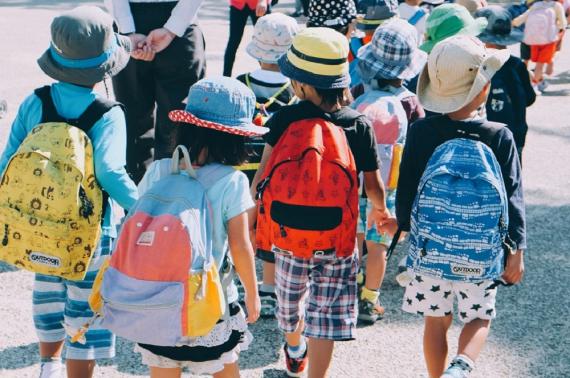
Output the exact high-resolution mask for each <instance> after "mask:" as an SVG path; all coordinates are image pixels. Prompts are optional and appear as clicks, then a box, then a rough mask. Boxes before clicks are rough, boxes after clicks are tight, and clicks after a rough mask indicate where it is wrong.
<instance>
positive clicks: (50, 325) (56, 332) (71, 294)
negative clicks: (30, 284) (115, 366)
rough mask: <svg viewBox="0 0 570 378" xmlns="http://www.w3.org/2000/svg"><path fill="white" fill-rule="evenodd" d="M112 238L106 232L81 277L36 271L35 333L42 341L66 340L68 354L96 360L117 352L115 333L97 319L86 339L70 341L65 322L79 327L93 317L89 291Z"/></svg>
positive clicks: (34, 293)
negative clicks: (62, 276)
mask: <svg viewBox="0 0 570 378" xmlns="http://www.w3.org/2000/svg"><path fill="white" fill-rule="evenodd" d="M112 245H113V239H112V238H109V237H107V236H103V237H102V238H101V241H100V242H99V246H98V248H97V249H96V250H95V253H94V254H93V258H92V259H91V262H90V264H89V268H88V270H87V275H86V276H85V279H83V280H82V281H68V280H66V279H63V278H60V277H55V276H45V275H42V274H36V278H35V280H34V290H33V293H32V297H33V306H32V309H33V315H34V325H35V327H36V333H37V334H38V337H39V339H40V341H41V342H48V343H49V342H57V341H62V340H65V356H64V357H65V358H66V359H72V360H97V359H102V358H113V357H114V356H115V336H114V335H113V334H112V333H111V332H109V331H107V330H106V329H103V328H101V327H100V326H99V324H98V322H95V323H94V324H93V325H92V326H91V327H90V328H89V331H88V332H87V333H86V334H85V339H86V343H85V344H80V343H71V342H70V340H69V337H68V336H67V335H66V332H65V329H64V328H63V324H64V323H65V324H67V325H69V326H70V327H71V328H75V329H79V327H81V326H82V325H83V324H85V323H86V322H87V321H88V320H89V319H91V318H92V317H93V312H92V311H91V309H90V308H89V303H88V300H89V295H90V294H91V289H92V287H93V281H94V280H95V277H96V276H97V273H98V272H99V267H100V266H101V264H102V263H103V261H104V260H105V258H106V257H107V256H108V255H109V254H110V253H111V248H112Z"/></svg>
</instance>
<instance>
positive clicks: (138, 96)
mask: <svg viewBox="0 0 570 378" xmlns="http://www.w3.org/2000/svg"><path fill="white" fill-rule="evenodd" d="M111 3H112V10H113V15H114V17H115V19H116V21H117V24H118V26H119V31H120V32H121V33H123V34H126V35H129V36H130V37H131V41H132V42H133V48H134V52H133V54H132V57H133V58H134V59H131V61H130V62H129V64H128V65H127V67H126V68H125V69H124V70H123V71H122V72H121V73H120V74H119V75H117V76H115V77H114V78H113V88H114V90H115V95H116V98H117V100H118V101H120V102H122V103H123V104H124V105H125V107H126V118H127V171H128V172H129V174H130V175H131V177H132V178H133V180H135V181H136V182H138V181H140V179H141V178H142V176H143V175H144V173H145V170H146V163H147V162H148V161H149V160H151V159H152V158H154V159H162V158H165V157H168V156H170V155H171V154H172V151H173V150H174V148H175V147H176V146H177V145H178V139H179V135H178V130H179V129H178V128H177V127H176V126H175V124H174V123H173V122H172V121H170V120H169V118H168V112H169V111H171V110H173V109H183V108H184V104H183V103H182V101H183V100H184V99H185V98H186V95H187V94H188V88H189V87H190V86H191V85H192V84H194V83H195V82H196V81H198V80H200V79H201V78H203V77H204V76H205V74H206V61H205V41H204V36H203V35H202V31H201V30H200V28H199V27H198V25H196V14H197V12H198V9H199V7H200V4H201V3H202V0H180V1H163V0H162V1H161V0H135V1H128V0H112V1H111ZM153 131H154V132H153ZM153 151H154V156H153Z"/></svg>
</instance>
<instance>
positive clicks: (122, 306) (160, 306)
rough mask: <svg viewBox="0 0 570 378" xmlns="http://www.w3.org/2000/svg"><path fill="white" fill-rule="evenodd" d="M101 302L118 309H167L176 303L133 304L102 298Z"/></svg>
mask: <svg viewBox="0 0 570 378" xmlns="http://www.w3.org/2000/svg"><path fill="white" fill-rule="evenodd" d="M103 303H105V304H106V305H109V306H111V307H114V308H116V309H119V310H139V311H140V310H167V309H169V308H174V307H177V306H178V305H179V304H178V303H169V304H156V305H134V304H126V303H118V302H113V301H110V300H108V299H105V298H103Z"/></svg>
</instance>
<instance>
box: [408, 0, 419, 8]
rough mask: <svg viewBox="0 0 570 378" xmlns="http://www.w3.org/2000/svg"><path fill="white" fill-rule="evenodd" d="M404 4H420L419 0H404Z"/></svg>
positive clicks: (414, 5)
mask: <svg viewBox="0 0 570 378" xmlns="http://www.w3.org/2000/svg"><path fill="white" fill-rule="evenodd" d="M406 4H408V5H409V6H412V7H417V6H419V5H420V4H421V0H406Z"/></svg>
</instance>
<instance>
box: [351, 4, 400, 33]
mask: <svg viewBox="0 0 570 378" xmlns="http://www.w3.org/2000/svg"><path fill="white" fill-rule="evenodd" d="M356 10H357V12H358V16H357V17H356V28H357V29H358V30H375V29H376V28H377V27H378V26H380V25H382V23H384V22H386V21H387V20H390V19H392V18H393V17H396V16H398V1H397V0H360V1H359V2H358V5H357V8H356Z"/></svg>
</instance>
